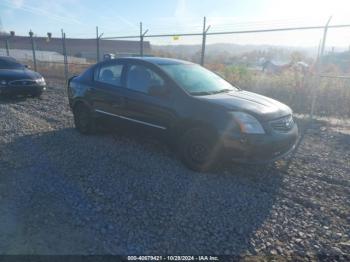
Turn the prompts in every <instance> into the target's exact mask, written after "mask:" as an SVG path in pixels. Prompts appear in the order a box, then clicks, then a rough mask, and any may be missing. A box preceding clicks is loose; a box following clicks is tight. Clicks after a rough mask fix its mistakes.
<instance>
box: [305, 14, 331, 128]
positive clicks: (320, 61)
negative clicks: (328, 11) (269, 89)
mask: <svg viewBox="0 0 350 262" xmlns="http://www.w3.org/2000/svg"><path fill="white" fill-rule="evenodd" d="M331 19H332V16H331V17H329V19H328V21H327V23H326V25H325V27H324V30H323V39H322V44H321V50H320V51H319V55H318V56H319V57H318V61H316V63H317V64H316V73H317V81H316V84H315V85H314V86H313V88H312V101H311V111H310V121H312V120H313V118H314V111H315V105H316V99H317V92H316V88H319V86H320V84H321V74H322V69H323V55H324V49H325V46H326V40H327V31H328V25H329V23H330V22H331Z"/></svg>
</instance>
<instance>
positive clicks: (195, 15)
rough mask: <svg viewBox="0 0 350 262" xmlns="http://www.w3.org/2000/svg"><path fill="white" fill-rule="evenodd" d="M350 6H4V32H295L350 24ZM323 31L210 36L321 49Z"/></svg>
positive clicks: (200, 1) (165, 2) (157, 0)
mask: <svg viewBox="0 0 350 262" xmlns="http://www.w3.org/2000/svg"><path fill="white" fill-rule="evenodd" d="M349 10H350V1H349V0H245V1H243V0H147V1H141V0H103V1H102V0H99V1H97V0H0V18H1V21H2V27H3V30H6V31H10V30H13V31H15V32H16V35H28V32H29V30H30V29H31V30H32V31H33V32H34V33H35V34H36V35H38V36H45V35H46V33H47V32H51V33H52V35H53V36H54V37H55V36H56V37H59V36H60V34H61V29H64V31H65V32H66V35H67V37H74V38H93V37H95V34H96V33H95V28H96V26H99V31H100V32H101V33H103V37H113V36H125V35H138V34H139V23H140V22H141V21H142V22H143V27H144V29H148V30H149V31H148V34H161V33H166V34H176V33H193V32H196V33H197V32H201V31H202V30H203V29H202V28H203V17H204V16H206V17H207V25H210V28H209V31H208V32H218V31H236V30H249V29H264V28H279V27H293V26H309V25H324V24H325V23H326V22H327V20H328V18H329V17H330V16H332V20H331V24H350V16H349ZM322 33H323V32H322V30H312V31H298V32H294V31H293V32H290V31H289V32H278V33H260V34H235V35H224V36H208V39H207V42H208V43H222V42H225V43H236V44H253V45H254V44H274V45H287V46H317V45H318V43H319V41H320V39H321V37H322ZM148 40H151V41H152V43H153V44H199V43H201V37H180V38H179V39H178V40H174V38H172V37H163V38H159V39H155V38H152V39H148ZM349 45H350V28H344V29H331V30H329V32H328V38H327V46H329V47H331V46H344V47H345V46H346V47H348V46H349Z"/></svg>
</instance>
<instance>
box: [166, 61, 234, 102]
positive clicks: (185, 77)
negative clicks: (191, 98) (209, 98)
mask: <svg viewBox="0 0 350 262" xmlns="http://www.w3.org/2000/svg"><path fill="white" fill-rule="evenodd" d="M161 67H162V69H164V70H165V71H166V72H167V73H168V74H169V75H170V76H171V77H172V78H173V79H174V80H175V81H176V83H177V84H178V85H180V86H181V87H182V88H183V89H185V90H186V91H187V92H189V93H190V94H191V95H212V94H217V93H223V92H229V91H233V90H238V89H237V88H236V87H234V86H232V85H231V84H230V83H229V82H227V81H226V80H224V79H222V78H221V77H220V76H218V75H217V74H215V73H213V72H211V71H209V70H207V69H205V68H204V67H201V66H199V65H195V64H176V65H161Z"/></svg>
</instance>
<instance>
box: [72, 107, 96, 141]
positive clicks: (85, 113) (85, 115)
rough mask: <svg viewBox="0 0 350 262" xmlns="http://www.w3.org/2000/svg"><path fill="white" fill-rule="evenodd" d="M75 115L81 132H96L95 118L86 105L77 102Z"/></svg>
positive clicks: (87, 133) (75, 121) (86, 133)
mask: <svg viewBox="0 0 350 262" xmlns="http://www.w3.org/2000/svg"><path fill="white" fill-rule="evenodd" d="M73 115H74V124H75V127H76V129H77V130H78V131H79V132H80V133H81V134H84V135H89V134H94V133H95V132H96V125H95V119H94V117H93V116H92V115H91V111H90V109H89V108H88V107H87V106H86V105H84V104H83V103H79V104H77V105H76V106H75V107H74V110H73Z"/></svg>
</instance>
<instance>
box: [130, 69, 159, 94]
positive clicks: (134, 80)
mask: <svg viewBox="0 0 350 262" xmlns="http://www.w3.org/2000/svg"><path fill="white" fill-rule="evenodd" d="M151 86H157V87H164V86H165V83H164V80H163V78H162V77H160V76H159V75H158V74H157V73H156V72H154V71H153V70H151V69H150V68H147V67H145V66H142V65H132V66H130V68H129V72H128V76H127V80H126V87H127V88H128V89H131V90H135V91H138V92H142V93H146V94H148V93H149V89H150V87H151Z"/></svg>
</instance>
